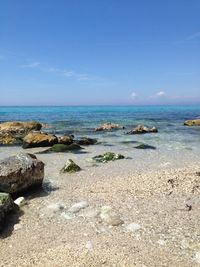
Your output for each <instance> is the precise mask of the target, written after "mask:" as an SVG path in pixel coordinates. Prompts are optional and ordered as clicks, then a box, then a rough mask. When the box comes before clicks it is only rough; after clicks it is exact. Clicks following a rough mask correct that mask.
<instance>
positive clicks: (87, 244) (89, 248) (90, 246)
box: [85, 241, 93, 250]
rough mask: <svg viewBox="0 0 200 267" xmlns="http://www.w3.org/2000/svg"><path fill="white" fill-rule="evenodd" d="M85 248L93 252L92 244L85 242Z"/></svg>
mask: <svg viewBox="0 0 200 267" xmlns="http://www.w3.org/2000/svg"><path fill="white" fill-rule="evenodd" d="M85 247H86V248H87V249H88V250H93V244H92V241H87V242H86V245H85Z"/></svg>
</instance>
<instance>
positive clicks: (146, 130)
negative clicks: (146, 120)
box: [127, 125, 158, 134]
mask: <svg viewBox="0 0 200 267" xmlns="http://www.w3.org/2000/svg"><path fill="white" fill-rule="evenodd" d="M157 132H158V129H157V128H156V127H152V128H148V127H146V126H144V125H138V126H137V127H135V128H134V129H133V130H131V131H130V132H127V134H145V133H157Z"/></svg>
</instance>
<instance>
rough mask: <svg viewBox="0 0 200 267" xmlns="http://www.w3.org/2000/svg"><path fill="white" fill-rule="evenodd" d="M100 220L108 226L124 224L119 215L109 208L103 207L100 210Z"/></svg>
mask: <svg viewBox="0 0 200 267" xmlns="http://www.w3.org/2000/svg"><path fill="white" fill-rule="evenodd" d="M100 218H101V219H102V221H103V222H105V223H106V224H108V225H110V226H118V225H120V224H123V223H124V222H123V220H122V219H121V218H120V216H119V214H117V213H116V212H115V211H113V210H112V208H111V207H110V206H103V207H102V208H101V213H100Z"/></svg>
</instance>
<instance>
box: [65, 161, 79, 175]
mask: <svg viewBox="0 0 200 267" xmlns="http://www.w3.org/2000/svg"><path fill="white" fill-rule="evenodd" d="M80 170H81V168H80V167H79V166H78V165H77V164H76V163H75V162H74V161H73V160H72V159H68V160H67V162H66V164H65V166H64V167H63V168H62V169H61V173H74V172H78V171H80Z"/></svg>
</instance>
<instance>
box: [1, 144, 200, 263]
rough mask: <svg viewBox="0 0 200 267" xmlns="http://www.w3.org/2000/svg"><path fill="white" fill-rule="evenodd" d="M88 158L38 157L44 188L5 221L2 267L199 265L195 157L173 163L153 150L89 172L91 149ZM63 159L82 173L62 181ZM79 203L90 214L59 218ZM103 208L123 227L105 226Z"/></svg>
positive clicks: (12, 151)
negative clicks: (41, 164) (102, 214)
mask: <svg viewBox="0 0 200 267" xmlns="http://www.w3.org/2000/svg"><path fill="white" fill-rule="evenodd" d="M19 150H20V149H19V148H12V149H10V148H9V149H7V151H6V150H5V153H4V154H5V155H6V153H7V154H15V153H16V152H18V151H19ZM100 150H108V149H106V148H105V147H104V148H100ZM109 150H113V149H109ZM115 150H116V149H115ZM35 151H37V150H36V149H32V150H31V149H30V150H29V152H35ZM86 151H88V152H90V153H88V154H85V155H78V154H77V155H69V154H59V153H58V154H49V155H46V154H38V155H37V157H38V158H39V159H41V160H43V161H44V162H45V164H46V166H45V181H44V185H43V189H42V190H38V191H35V192H31V193H29V194H28V195H25V198H26V199H27V205H25V206H23V207H22V208H21V209H22V213H23V214H21V215H18V214H15V215H12V216H10V217H9V219H8V221H7V227H6V229H5V231H4V232H3V236H2V237H1V240H0V244H1V249H0V266H52V267H53V266H81V267H82V266H87V267H88V266H95V267H96V266H129V267H132V266H152V267H154V266H159V267H160V266H176V267H177V266H185V267H186V266H187V267H188V266H199V265H200V197H199V195H200V176H199V173H198V172H199V171H200V169H199V164H198V163H199V158H198V157H195V156H194V157H193V158H191V160H190V161H189V160H187V161H186V159H185V158H184V159H183V161H180V162H179V163H178V160H177V162H173V160H171V162H170V159H167V160H166V158H165V156H163V158H162V157H161V155H159V152H156V151H152V152H151V151H139V152H137V153H138V154H137V158H135V159H134V158H132V159H126V160H119V161H115V162H111V163H107V164H100V165H99V166H97V167H95V166H92V165H91V163H90V162H88V161H86V160H85V159H86V158H90V157H91V155H93V153H95V147H91V148H87V149H86ZM26 152H28V150H27V151H26ZM98 152H100V151H98ZM119 152H121V151H119ZM153 153H154V154H153ZM156 153H158V155H157V156H156ZM188 153H192V152H188ZM1 157H3V155H2V154H1ZM67 158H72V159H74V160H75V161H76V162H77V163H78V164H79V165H81V166H83V170H82V171H81V172H79V173H77V174H73V175H69V174H62V175H61V174H60V173H59V171H60V169H61V168H62V167H63V165H64V163H65V161H66V159H67ZM153 159H154V161H153ZM151 162H152V163H151ZM176 163H177V164H176ZM176 165H177V166H176ZM179 165H180V166H179ZM80 201H87V203H88V207H86V208H84V209H82V210H80V211H79V212H77V213H76V214H74V216H73V217H71V218H69V217H66V216H64V214H66V213H67V211H68V209H69V208H70V207H71V206H72V205H73V204H74V203H78V202H80ZM103 206H110V207H112V209H113V210H114V211H115V212H116V213H117V214H118V215H119V216H120V218H121V219H122V220H123V221H124V223H123V224H122V225H118V226H109V225H107V224H106V223H104V222H103V221H102V220H101V219H100V217H99V210H101V208H102V207H103ZM14 221H15V224H14Z"/></svg>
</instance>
